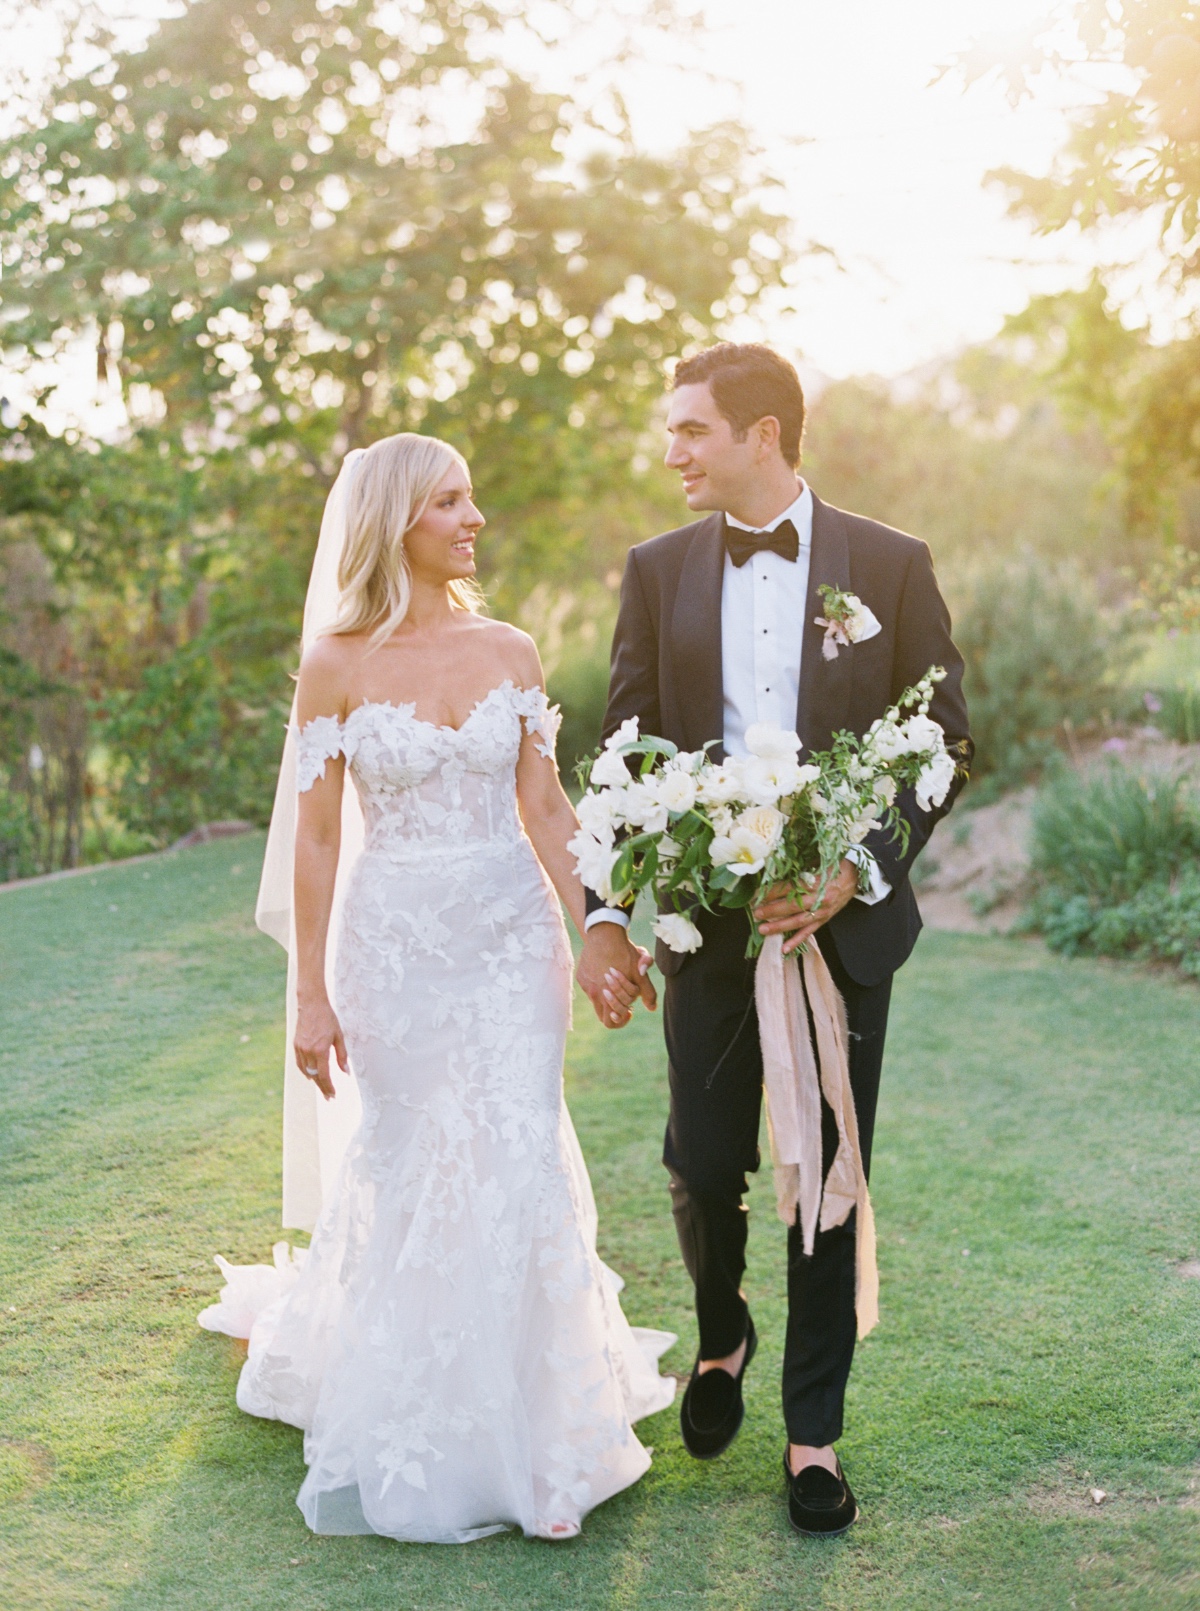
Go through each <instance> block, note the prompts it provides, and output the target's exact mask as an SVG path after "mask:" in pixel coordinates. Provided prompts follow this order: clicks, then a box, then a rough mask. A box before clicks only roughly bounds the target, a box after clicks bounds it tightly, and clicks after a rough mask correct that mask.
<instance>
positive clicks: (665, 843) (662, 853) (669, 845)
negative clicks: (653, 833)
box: [658, 833, 683, 863]
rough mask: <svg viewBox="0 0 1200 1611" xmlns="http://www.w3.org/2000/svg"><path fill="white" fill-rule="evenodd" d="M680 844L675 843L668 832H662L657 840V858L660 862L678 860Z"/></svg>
mask: <svg viewBox="0 0 1200 1611" xmlns="http://www.w3.org/2000/svg"><path fill="white" fill-rule="evenodd" d="M682 849H683V846H682V845H677V844H676V843H675V841H674V840H673V839H672V838H671V836H670V834H669V833H665V834H663V836H662V838H661V839H660V840H659V841H658V859H659V861H660V863H661V862H668V861H678V860H679V853H680V851H681V850H682Z"/></svg>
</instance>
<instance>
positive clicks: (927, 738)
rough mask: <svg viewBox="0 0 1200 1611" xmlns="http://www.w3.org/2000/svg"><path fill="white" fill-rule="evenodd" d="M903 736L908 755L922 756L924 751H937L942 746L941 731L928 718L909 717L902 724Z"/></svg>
mask: <svg viewBox="0 0 1200 1611" xmlns="http://www.w3.org/2000/svg"><path fill="white" fill-rule="evenodd" d="M904 736H905V738H906V740H907V741H908V753H909V754H910V755H922V754H924V753H925V751H926V750H938V749H940V748H941V746H942V730H941V728H940V727H939V726H938V724H937V723H936V722H935V721H933V720H932V719H931V718H930V717H928V716H921V715H917V716H910V717H909V718H908V720H907V721H906V722H905V724H904Z"/></svg>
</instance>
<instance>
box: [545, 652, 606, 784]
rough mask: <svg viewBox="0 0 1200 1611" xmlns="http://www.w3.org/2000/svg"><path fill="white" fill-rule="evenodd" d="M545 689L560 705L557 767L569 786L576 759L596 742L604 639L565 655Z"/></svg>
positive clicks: (600, 723)
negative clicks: (560, 722)
mask: <svg viewBox="0 0 1200 1611" xmlns="http://www.w3.org/2000/svg"><path fill="white" fill-rule="evenodd" d="M546 691H547V693H548V694H549V696H550V699H551V701H552V702H553V703H555V704H558V705H561V706H562V715H563V720H562V728H561V730H560V732H559V735H558V769H559V771H560V773H561V774H562V777H563V781H564V782H565V783H566V784H567V785H568V786H571V785H573V783H574V776H575V763H576V761H578V760H580V759H582V757H583V756H585V755H590V754H591V753H592V751H593V750H594V749H595V748H596V746H597V744H599V742H600V729H601V728H602V726H603V725H604V707H605V705H606V704H607V702H608V642H607V638H606V637H605V638H602V639H601V640H599V641H597V642H595V643H592V644H589V645H581V646H580V647H579V649H578V650H577V651H576V652H575V653H573V654H567V655H565V656H564V657H563V659H562V660H561V661H560V662H559V664H558V666H556V667H555V669H554V671H553V672H552V673H551V675H550V676H549V677H548V678H547V680H546Z"/></svg>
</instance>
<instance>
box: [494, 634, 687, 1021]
mask: <svg viewBox="0 0 1200 1611" xmlns="http://www.w3.org/2000/svg"><path fill="white" fill-rule="evenodd" d="M530 659H531V664H530V665H529V667H528V668H527V669H526V671H525V674H524V676H523V677H522V678H521V686H522V687H524V688H534V687H537V688H544V682H543V679H542V668H541V663H540V661H539V660H538V657H537V651H536V649H534V648H533V646H532V644H530ZM543 742H544V739H543V738H542V736H541V735H539V734H538V733H536V732H532V733H528V732H527V733H526V734H525V736H524V738H523V740H522V742H521V753H520V756H519V757H518V759H517V803H518V805H519V807H520V811H521V821H522V822H523V823H524V825H525V832H526V833H527V834H528V835H529V838H530V840H531V842H532V844H533V848H534V850H535V851H536V852H537V858H538V860H539V861H540V862H541V864H542V866H543V867H544V868H545V869H546V872H547V874H548V875H549V878H550V882H551V883H552V884H553V885H554V888H555V889H556V890H557V892H558V896H559V899H560V900H561V901H562V903H563V905H564V906H565V907H566V910H567V915H568V916H569V917H570V919H571V921H572V923H574V925H575V927H576V929H577V930H578V931H579V934H580V936H581V937H582V936H583V934H584V933H585V923H586V919H587V907H586V903H585V898H584V893H583V885H582V883H581V882H580V880H579V874H578V873H577V872H576V871H575V857H574V854H573V853H572V851H571V850H569V849H568V845H569V843H570V841H571V840H572V839H573V838H574V836H575V833H576V830H577V829H578V827H579V823H578V820H577V819H576V816H575V812H574V809H573V807H572V805H571V802H570V800H568V799H567V796H566V793H565V792H564V790H563V786H562V782H561V780H560V778H559V775H558V765H557V763H556V762H555V760H554V756H553V744H552V743H550V744H546V746H545V747H546V748H547V749H549V750H550V751H551V754H550V755H546V754H545V753H544V752H543V750H542V749H541V748H539V744H540V743H543ZM627 944H628V952H629V967H628V970H627V972H620V971H618V970H616V969H612V970H610V972H609V974H607V975H606V976H605V978H604V980H603V981H600V982H598V983H597V985H596V988H595V990H592V989H589V990H588V995H589V996H590V997H591V1001H592V1006H593V1007H594V1008H595V1009H596V1014H597V1016H598V1017H599V1018H600V1020H601V1022H602V1023H604V1024H606V1025H608V1026H610V1027H614V1028H615V1027H619V1026H620V1025H622V1024H624V1023H627V1022H628V1021H629V1014H630V1009H631V1008H632V1006H633V1003H634V1002H635V1001H636V1000H637V998H638V996H639V995H641V997H642V999H643V1001H644V1002H645V1004H646V1006H647V1007H654V1006H655V1004H656V997H655V992H654V986H653V985H652V984H651V982H650V980H649V978H648V977H647V969H648V967H649V963H650V958H649V956H648V955H647V954H646V953H645V952H644V951H642V950H641V948H640V947H638V946H634V945H632V944H630V943H628V942H627Z"/></svg>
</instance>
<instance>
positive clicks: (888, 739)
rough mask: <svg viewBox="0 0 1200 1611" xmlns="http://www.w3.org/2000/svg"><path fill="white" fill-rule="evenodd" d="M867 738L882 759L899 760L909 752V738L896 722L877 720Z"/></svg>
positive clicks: (885, 760) (886, 760)
mask: <svg viewBox="0 0 1200 1611" xmlns="http://www.w3.org/2000/svg"><path fill="white" fill-rule="evenodd" d="M867 738H868V740H869V742H870V746H871V749H872V750H873V751H874V753H875V754H876V755H877V756H878V757H879V759H880V760H881V761H884V762H888V761H898V760H899V759H900V757H901V756H902V755H907V754H908V739H907V737H906V735H905V733H904V732H903V730H902V729H901V728H900V727H899V726H898V725H897V724H896V723H895V722H884V721H878V722H875V723H874V724H873V725H872V727H871V730H870V732H869V733H868V734H867Z"/></svg>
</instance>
